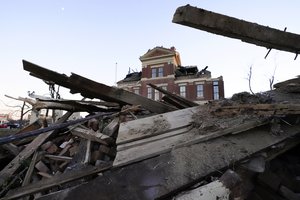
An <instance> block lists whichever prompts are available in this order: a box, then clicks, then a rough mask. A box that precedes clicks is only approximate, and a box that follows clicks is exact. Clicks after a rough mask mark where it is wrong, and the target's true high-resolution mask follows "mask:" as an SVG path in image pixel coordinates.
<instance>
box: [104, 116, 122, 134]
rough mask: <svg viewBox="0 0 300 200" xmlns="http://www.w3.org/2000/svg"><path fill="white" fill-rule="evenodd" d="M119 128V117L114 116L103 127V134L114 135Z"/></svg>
mask: <svg viewBox="0 0 300 200" xmlns="http://www.w3.org/2000/svg"><path fill="white" fill-rule="evenodd" d="M118 128H119V117H116V118H114V119H113V120H112V121H111V122H110V123H109V124H108V125H107V126H105V128H104V129H103V131H102V132H103V134H105V135H108V136H110V137H112V136H113V135H115V133H116V131H117V130H118Z"/></svg>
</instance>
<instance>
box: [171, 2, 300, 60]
mask: <svg viewBox="0 0 300 200" xmlns="http://www.w3.org/2000/svg"><path fill="white" fill-rule="evenodd" d="M172 22H174V23H177V24H181V25H185V26H189V27H193V28H196V29H200V30H203V31H207V32H210V33H214V34H218V35H223V36H226V37H231V38H235V39H240V40H242V41H243V42H247V43H251V44H255V45H258V46H263V47H266V48H269V49H270V48H273V49H278V50H281V51H288V52H292V53H296V54H298V53H299V52H300V35H297V34H294V33H289V32H285V31H281V30H278V29H274V28H270V27H267V26H263V25H259V24H256V23H251V22H247V21H244V20H240V19H237V18H233V17H229V16H226V15H222V14H218V13H214V12H211V11H207V10H204V9H201V8H196V7H192V6H190V5H186V6H182V7H179V8H177V10H176V12H175V14H174V16H173V20H172Z"/></svg>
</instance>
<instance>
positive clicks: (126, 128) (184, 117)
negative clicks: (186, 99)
mask: <svg viewBox="0 0 300 200" xmlns="http://www.w3.org/2000/svg"><path fill="white" fill-rule="evenodd" d="M196 112H200V108H199V107H192V108H186V109H183V110H177V111H173V112H169V113H164V114H160V115H155V116H151V117H146V118H142V119H138V120H133V121H129V122H124V123H121V124H120V127H119V134H118V138H117V144H118V145H119V144H124V143H127V142H130V141H134V140H138V139H142V138H146V137H152V136H154V135H158V134H162V133H165V132H169V131H171V130H174V129H177V128H182V127H185V126H189V125H190V124H191V123H192V115H193V114H194V113H196Z"/></svg>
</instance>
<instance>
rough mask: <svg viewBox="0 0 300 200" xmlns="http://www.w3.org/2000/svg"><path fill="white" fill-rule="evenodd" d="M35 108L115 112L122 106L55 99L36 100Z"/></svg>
mask: <svg viewBox="0 0 300 200" xmlns="http://www.w3.org/2000/svg"><path fill="white" fill-rule="evenodd" d="M33 109H36V110H40V109H58V110H66V111H72V112H89V113H92V112H115V111H119V110H120V108H103V107H99V106H96V105H93V104H87V103H86V104H84V103H81V102H80V101H70V100H69V101H67V100H65V101H62V100H60V101H55V100H36V103H35V104H33Z"/></svg>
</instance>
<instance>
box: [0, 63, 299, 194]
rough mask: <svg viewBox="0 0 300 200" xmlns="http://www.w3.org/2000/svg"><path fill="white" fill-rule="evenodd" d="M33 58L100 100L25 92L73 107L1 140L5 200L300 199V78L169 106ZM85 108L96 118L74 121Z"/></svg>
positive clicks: (45, 104) (46, 75)
mask: <svg viewBox="0 0 300 200" xmlns="http://www.w3.org/2000/svg"><path fill="white" fill-rule="evenodd" d="M23 64H24V69H25V70H27V71H29V72H30V73H31V75H33V76H36V77H38V78H41V79H43V80H46V81H51V82H52V83H55V84H59V85H61V86H64V87H67V88H70V89H71V92H72V93H81V94H82V96H83V97H85V98H94V99H98V101H85V100H82V101H75V100H74V101H72V100H42V99H34V100H33V99H31V100H28V99H26V98H21V99H20V100H23V101H27V102H31V105H32V107H33V108H34V109H35V110H39V109H61V110H64V111H65V114H64V115H63V116H62V117H60V118H58V119H56V121H55V122H54V124H51V125H47V123H45V122H43V120H41V119H38V120H37V121H35V122H34V123H31V124H30V125H28V126H27V127H25V128H24V129H22V130H21V131H20V132H18V133H16V134H14V135H11V136H5V137H2V138H0V143H1V152H2V154H3V152H5V154H6V155H9V156H5V154H4V156H1V165H3V166H2V169H1V171H0V183H1V197H2V199H17V198H25V197H26V198H27V199H81V198H84V199H97V198H98V199H99V196H101V199H156V198H173V199H197V198H198V197H197V194H204V195H207V194H208V193H210V194H214V195H215V198H216V197H217V196H219V197H220V196H223V197H224V198H225V199H226V198H227V199H228V198H229V194H230V196H234V197H235V198H243V199H247V198H250V197H253V198H254V197H256V199H259V198H262V199H267V198H271V196H272V195H273V197H274V196H275V197H276V198H277V197H278V198H281V199H284V198H285V199H297V197H298V192H299V190H300V189H299V183H298V176H299V174H298V170H297V166H298V165H299V160H300V159H299V156H298V155H297V154H295V153H293V151H291V152H292V153H290V154H288V156H286V157H283V156H282V157H280V155H282V154H283V153H284V152H287V151H288V150H290V149H293V148H299V147H298V144H299V142H300V140H299V132H300V123H299V114H300V100H299V99H300V98H299V97H300V93H299V91H298V90H297V87H289V86H290V85H293V86H294V85H295V84H297V83H298V82H299V78H296V79H292V80H289V81H287V82H282V83H280V84H277V85H275V86H276V89H275V90H272V91H268V92H265V93H262V94H257V95H250V94H249V93H239V94H236V95H234V96H233V97H232V98H231V99H223V100H219V101H211V102H208V103H207V104H205V105H195V104H194V103H193V102H190V101H188V100H186V99H184V98H182V97H178V96H176V95H174V94H169V93H168V92H167V91H164V90H160V91H161V92H164V94H165V96H166V98H167V99H168V100H169V101H167V102H168V103H166V102H155V101H152V100H150V99H147V98H144V97H141V96H138V95H136V94H133V93H130V92H127V91H124V90H122V89H117V88H112V87H109V86H105V85H103V84H100V83H97V82H94V81H91V80H88V79H86V78H84V77H80V76H79V75H75V74H72V76H71V77H67V76H66V75H63V74H58V73H56V72H53V71H51V70H48V69H45V68H42V67H39V66H37V65H35V64H32V63H29V62H27V61H23ZM83 83H84V84H83ZM153 87H155V86H153ZM285 87H288V88H289V90H284V89H283V88H285ZM87 88H88V89H87ZM293 88H295V90H293ZM99 100H101V101H99ZM171 102H173V104H171ZM82 111H84V112H88V113H89V115H88V116H86V117H85V118H82V119H75V120H70V116H71V115H72V113H73V112H82ZM286 177H289V178H286ZM269 179H272V180H273V179H274V181H270V180H269ZM266 188H267V189H266ZM270 190H271V191H272V192H271V193H270ZM268 191H269V192H268ZM195 195H196V196H195ZM268 195H269V196H268ZM270 195H271V196H270ZM210 198H212V197H211V196H210Z"/></svg>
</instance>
